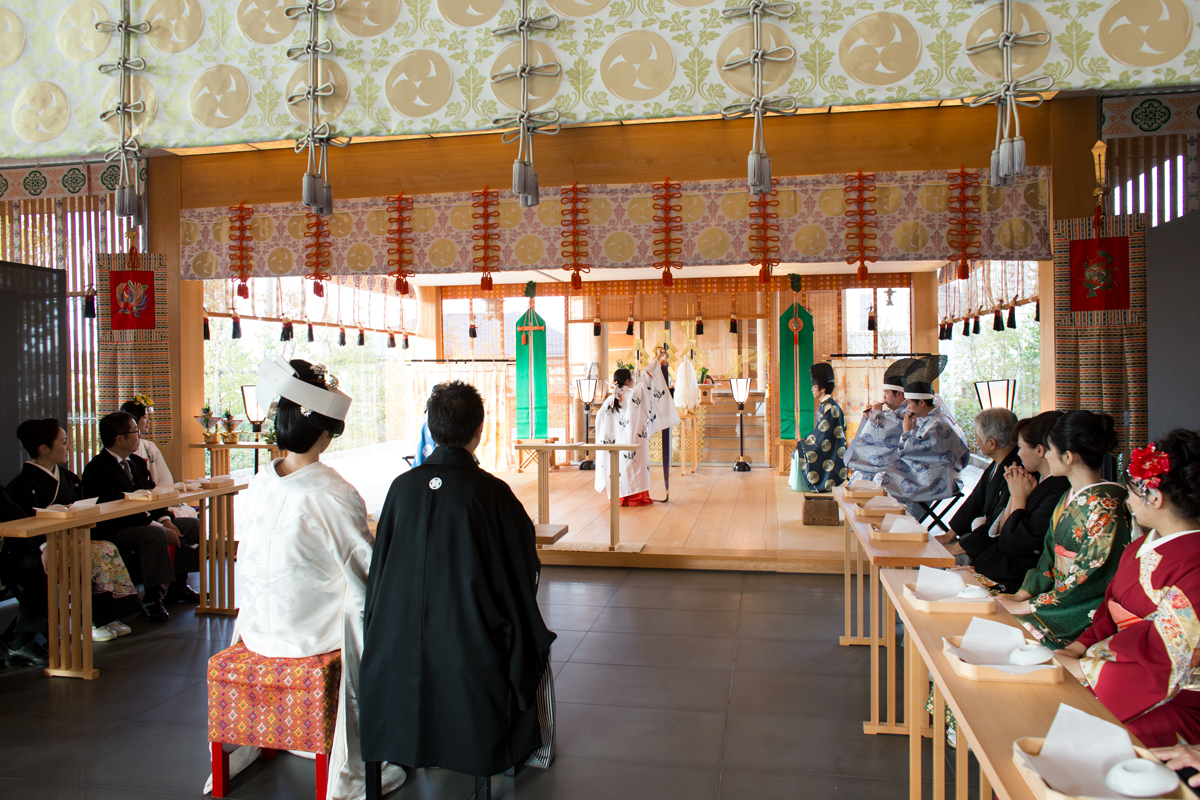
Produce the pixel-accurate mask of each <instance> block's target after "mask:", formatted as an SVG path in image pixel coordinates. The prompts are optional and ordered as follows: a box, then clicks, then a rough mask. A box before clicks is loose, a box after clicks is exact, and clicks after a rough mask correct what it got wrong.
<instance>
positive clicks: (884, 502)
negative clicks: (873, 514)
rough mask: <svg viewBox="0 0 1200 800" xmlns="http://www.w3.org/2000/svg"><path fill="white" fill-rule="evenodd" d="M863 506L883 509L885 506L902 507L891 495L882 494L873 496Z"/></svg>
mask: <svg viewBox="0 0 1200 800" xmlns="http://www.w3.org/2000/svg"><path fill="white" fill-rule="evenodd" d="M863 508H870V509H876V510H879V511H882V510H883V509H885V508H901V505H900V504H899V503H897V502H896V501H895V500H893V499H892V498H891V497H890V496H889V495H886V494H884V495H880V496H879V497H872V498H871V499H870V500H868V501H867V502H865V503H863Z"/></svg>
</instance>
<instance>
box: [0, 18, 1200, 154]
mask: <svg viewBox="0 0 1200 800" xmlns="http://www.w3.org/2000/svg"><path fill="white" fill-rule="evenodd" d="M547 2H548V4H549V9H548V11H549V12H552V13H554V14H556V15H558V16H559V18H560V19H561V24H559V25H558V26H557V27H556V28H555V29H554V30H552V31H546V32H535V33H534V35H532V37H531V39H530V43H529V52H528V55H529V65H530V66H534V67H536V66H539V65H546V64H551V63H558V64H561V65H562V71H561V73H557V74H550V73H551V72H552V71H550V70H547V71H545V72H543V73H541V74H538V75H536V76H532V77H531V79H530V80H529V81H528V89H529V109H530V110H531V111H533V110H537V109H542V108H554V109H557V110H558V111H559V112H560V113H561V115H562V119H563V121H564V122H567V123H569V122H573V121H591V120H622V119H662V118H668V117H686V116H692V115H697V114H716V113H718V112H719V111H720V109H721V108H722V107H724V106H726V105H728V104H729V103H731V102H735V101H738V100H745V99H747V98H748V97H749V96H750V95H751V94H753V92H754V88H753V86H752V78H751V76H750V73H749V72H748V71H747V70H737V69H722V66H723V65H726V64H730V63H737V62H738V61H739V60H741V59H745V58H746V57H747V56H748V55H749V53H750V51H751V50H752V49H753V42H752V29H753V26H752V25H751V24H750V23H747V22H730V21H727V20H725V19H723V18H722V16H721V10H722V7H723V6H722V4H721V3H719V2H717V0H547ZM294 3H295V0H134V2H133V3H132V18H133V19H134V20H137V21H145V22H148V23H149V24H150V30H149V32H148V33H147V34H146V35H145V36H137V37H136V41H135V42H134V43H133V44H134V47H133V52H132V54H131V55H132V56H133V57H135V58H142V59H144V60H145V70H144V71H142V72H139V73H138V74H137V75H136V77H135V78H134V80H133V83H134V86H133V96H132V98H131V99H133V100H134V101H135V102H140V103H144V106H141V107H140V109H141V110H139V111H137V112H135V113H134V115H133V131H132V133H133V135H135V136H137V137H138V139H139V141H140V142H141V144H142V145H143V147H193V146H212V145H222V144H233V143H241V142H259V141H273V140H282V139H294V138H296V137H297V136H298V135H299V134H300V133H301V132H302V130H304V123H306V122H307V120H308V118H307V113H306V112H307V107H306V106H305V104H299V105H292V106H289V105H288V104H287V102H286V98H287V97H288V96H290V95H294V94H295V93H296V92H297V91H302V90H303V84H304V83H305V81H306V80H307V72H306V67H305V65H304V64H297V63H296V62H294V61H289V60H288V58H287V53H286V51H287V49H288V48H289V47H296V46H300V45H303V43H304V41H305V37H306V26H305V25H304V24H298V23H297V20H296V19H295V16H294V15H292V16H289V15H288V14H287V13H286V11H285V10H286V8H287V7H288V6H291V5H294ZM798 5H799V8H798V11H797V13H796V14H795V15H794V16H792V17H791V18H787V19H783V18H775V17H773V18H771V19H770V21H764V23H763V25H762V45H763V47H764V48H765V49H767V50H771V51H776V52H779V53H781V54H787V55H788V56H789V57H786V58H783V57H781V59H780V60H772V61H769V62H768V63H766V64H764V65H763V87H762V88H763V91H764V93H765V94H766V95H790V96H792V97H795V99H796V103H797V105H799V106H802V107H822V106H830V105H843V106H844V105H862V104H869V103H881V102H906V101H919V100H939V99H950V98H961V97H966V96H974V95H981V94H984V93H986V92H989V91H991V90H992V89H994V88H995V86H996V84H997V82H998V80H999V79H1000V77H1001V71H1000V63H1001V60H1000V55H999V53H998V52H997V51H996V50H986V51H983V52H976V53H968V49H969V48H970V47H972V46H974V45H977V44H979V43H980V42H983V41H986V40H989V39H994V38H996V36H997V34H998V33H999V32H1000V31H1001V30H1002V29H1003V26H1002V19H1001V10H1000V4H999V3H992V4H989V5H986V6H977V5H975V4H974V3H971V2H969V0H858V1H857V2H854V3H822V4H816V3H811V4H798ZM119 8H120V3H119V2H118V0H4V2H3V5H0V106H2V109H3V113H2V114H0V120H2V124H3V127H4V130H3V136H0V156H22V157H36V156H39V155H51V154H84V153H98V152H101V151H102V150H104V149H106V148H107V147H109V146H110V145H111V142H112V140H113V137H114V136H115V135H116V130H117V129H116V122H117V121H116V120H115V119H111V120H109V121H108V122H107V123H104V124H101V123H99V122H98V115H99V114H100V112H101V111H102V110H104V109H107V108H111V107H112V106H113V104H114V102H115V101H116V98H117V90H116V89H117V87H116V82H115V80H114V79H113V77H112V76H111V75H104V74H101V73H99V72H97V70H96V66H97V65H98V64H100V63H103V62H105V61H111V60H112V59H113V58H114V53H116V51H117V49H118V47H119V45H118V38H119V37H117V36H115V35H113V34H112V33H108V32H103V31H98V30H96V27H95V24H96V23H97V22H104V21H110V22H111V21H114V20H116V19H118V17H119ZM543 10H544V9H534V12H535V13H541V12H542V11H543ZM517 13H518V11H517V4H516V3H514V2H510V0H341V2H339V3H338V4H337V7H336V10H334V11H333V12H331V13H330V14H327V15H325V16H326V17H332V19H326V20H325V21H323V22H322V27H321V30H322V35H323V36H326V35H327V36H328V38H329V40H330V41H331V43H332V52H331V53H330V54H329V55H328V57H327V58H326V57H322V59H321V62H322V67H321V70H322V72H321V75H320V79H321V80H322V81H323V82H327V83H329V84H332V86H333V87H334V89H335V90H334V93H333V94H332V95H331V96H329V97H327V98H324V99H323V100H322V106H323V108H322V114H321V117H322V119H323V120H326V121H328V122H329V123H330V124H331V125H335V126H336V129H337V131H338V132H339V133H345V134H353V135H358V136H362V135H395V134H406V133H431V132H439V131H478V130H488V129H490V128H491V123H492V120H493V119H494V118H496V117H499V116H504V115H506V114H510V113H511V112H513V111H515V110H517V109H519V108H520V107H521V98H520V91H519V87H518V86H517V84H516V82H515V81H505V82H500V83H493V82H491V81H490V77H491V76H492V75H495V74H497V73H502V72H504V71H506V70H512V69H514V68H515V67H516V66H517V64H518V63H519V62H520V60H521V56H520V50H521V48H520V44H519V43H516V42H510V41H501V40H498V39H497V38H496V37H494V36H493V35H492V29H493V28H495V27H498V26H501V27H502V26H507V25H512V24H513V23H514V22H515V21H516V17H517ZM1195 17H1196V0H1099V2H1097V0H1064V1H1063V2H1055V3H1046V4H1043V3H1036V4H1034V3H1026V2H1016V3H1014V23H1013V30H1014V31H1015V32H1017V33H1023V32H1029V31H1041V30H1044V31H1048V32H1049V34H1050V37H1049V42H1048V43H1047V44H1045V45H1039V46H1037V47H1026V48H1021V49H1020V51H1019V52H1014V62H1015V63H1014V77H1015V78H1017V79H1020V78H1023V77H1025V76H1029V75H1033V74H1046V75H1049V76H1050V77H1052V78H1053V80H1054V86H1053V88H1054V89H1056V90H1071V89H1086V88H1096V87H1104V88H1106V89H1109V88H1118V89H1119V88H1136V87H1143V86H1151V85H1154V86H1182V85H1189V84H1192V83H1195V82H1196V80H1197V66H1196V65H1197V63H1200V60H1198V58H1197V53H1198V52H1200V50H1198V49H1197V47H1196V43H1195V41H1194V39H1195V36H1196V31H1195V23H1196V19H1195Z"/></svg>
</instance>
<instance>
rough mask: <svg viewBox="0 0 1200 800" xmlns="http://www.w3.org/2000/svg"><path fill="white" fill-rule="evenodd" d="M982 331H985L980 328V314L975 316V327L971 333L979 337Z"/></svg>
mask: <svg viewBox="0 0 1200 800" xmlns="http://www.w3.org/2000/svg"><path fill="white" fill-rule="evenodd" d="M981 330H983V329H982V328H981V327H980V326H979V315H978V314H976V315H975V325H974V326H973V327H972V328H971V333H973V334H975V335H976V336H978V335H979V332H980V331H981Z"/></svg>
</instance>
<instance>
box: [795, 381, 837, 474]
mask: <svg viewBox="0 0 1200 800" xmlns="http://www.w3.org/2000/svg"><path fill="white" fill-rule="evenodd" d="M809 372H810V374H811V375H812V392H813V397H815V398H816V399H817V427H816V428H814V429H813V432H812V433H810V434H809V435H808V436H806V437H805V438H804V440H803V441H801V442H799V443H797V447H798V448H799V450H800V452H801V454H802V458H803V461H802V462H801V469H802V470H803V473H804V478H805V480H806V481H807V483H808V487H809V489H810V490H811V491H814V492H828V491H829V490H831V489H832V488H833V487H835V486H840V485H842V484H843V483H845V482H846V475H847V470H846V462H845V458H846V417H845V415H844V414H843V413H842V407H841V406H840V405H838V402H837V401H836V400H834V399H833V386H834V380H833V367H832V366H831V365H829V364H826V363H820V364H813V365H812V367H811V369H810V370H809Z"/></svg>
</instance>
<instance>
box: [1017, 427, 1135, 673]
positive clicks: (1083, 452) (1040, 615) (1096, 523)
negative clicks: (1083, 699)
mask: <svg viewBox="0 0 1200 800" xmlns="http://www.w3.org/2000/svg"><path fill="white" fill-rule="evenodd" d="M1046 446H1047V450H1046V463H1047V465H1048V466H1049V468H1050V474H1051V475H1057V476H1062V477H1065V478H1066V479H1067V480H1068V481H1069V482H1070V484H1071V488H1070V490H1069V491H1068V492H1067V493H1066V494H1064V495H1063V496H1062V499H1061V500H1059V501H1058V505H1057V506H1056V507H1055V509H1054V513H1053V514H1052V515H1051V517H1050V529H1049V530H1048V531H1047V532H1046V542H1045V547H1043V548H1042V557H1041V560H1040V561H1039V562H1038V565H1037V566H1036V567H1034V568H1033V569H1031V570H1029V572H1027V573H1026V574H1025V581H1024V583H1023V584H1022V585H1021V590H1020V591H1019V592H1017V593H1016V594H1014V595H1011V596H1008V595H1000V596H999V597H998V598H997V599H998V600H999V601H1000V603H1001V605H1003V606H1004V607H1005V608H1006V609H1008V610H1009V611H1010V612H1011V613H1012V614H1013V615H1014V616H1016V618H1017V620H1018V621H1020V623H1021V624H1022V625H1024V626H1025V627H1026V628H1028V629H1029V631H1030V632H1031V633H1032V634H1033V636H1034V638H1036V639H1037V640H1038V641H1040V642H1042V643H1043V644H1045V645H1046V646H1047V647H1049V648H1051V649H1055V650H1056V649H1061V648H1064V647H1066V646H1067V645H1069V644H1071V642H1073V641H1075V640H1076V639H1077V638H1079V636H1080V634H1082V633H1083V632H1084V631H1085V630H1087V628H1088V626H1089V625H1091V621H1092V620H1091V615H1092V613H1093V612H1094V611H1095V610H1096V608H1097V607H1098V606H1099V605H1100V603H1102V602H1104V592H1105V589H1107V588H1108V583H1109V581H1111V580H1112V577H1113V575H1114V574H1116V571H1117V565H1118V564H1119V563H1120V561H1121V553H1122V552H1123V551H1124V550H1125V546H1126V545H1128V544H1129V538H1130V521H1129V510H1128V508H1126V506H1125V498H1126V496H1127V495H1128V491H1127V490H1126V489H1125V487H1124V486H1122V485H1120V484H1118V483H1112V482H1109V481H1105V480H1103V479H1102V478H1101V477H1100V468H1101V465H1102V463H1103V461H1104V458H1105V456H1106V455H1107V454H1108V453H1109V452H1110V451H1111V450H1112V449H1113V448H1114V447H1116V446H1117V435H1116V432H1115V431H1114V428H1113V420H1112V417H1110V416H1108V415H1107V414H1093V413H1092V412H1090V411H1069V412H1067V413H1066V414H1064V415H1062V416H1061V417H1059V418H1058V420H1057V421H1056V422H1055V423H1054V424H1053V425H1052V426H1051V427H1050V429H1049V430H1048V431H1047V432H1046Z"/></svg>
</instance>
